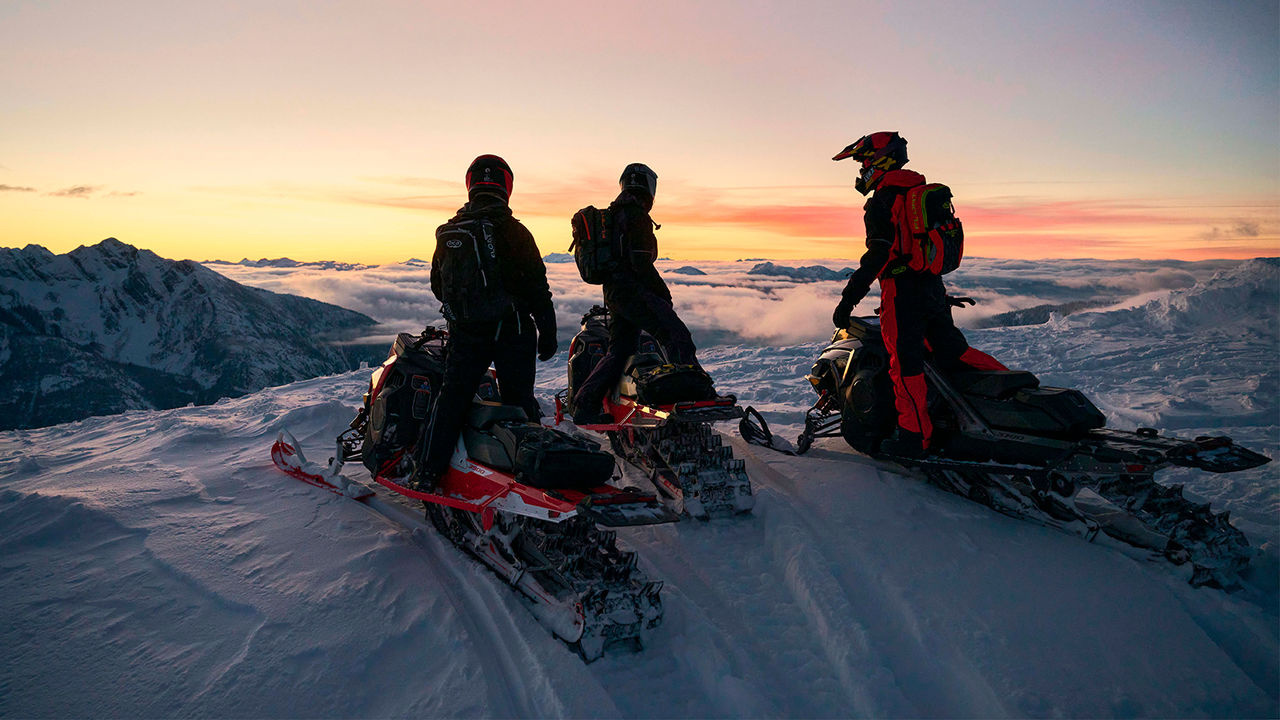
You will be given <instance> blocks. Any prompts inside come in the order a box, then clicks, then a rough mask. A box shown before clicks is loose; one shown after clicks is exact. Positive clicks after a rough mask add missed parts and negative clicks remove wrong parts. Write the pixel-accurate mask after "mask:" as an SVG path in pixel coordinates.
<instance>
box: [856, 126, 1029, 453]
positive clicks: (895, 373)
mask: <svg viewBox="0 0 1280 720" xmlns="http://www.w3.org/2000/svg"><path fill="white" fill-rule="evenodd" d="M845 158H853V159H855V160H858V161H860V162H861V163H862V170H861V172H860V173H859V175H858V180H857V182H855V183H854V187H855V188H856V189H857V190H858V192H860V193H862V194H863V195H866V194H867V193H869V192H873V191H874V193H873V194H872V195H871V197H870V198H868V199H867V203H866V205H864V206H863V210H864V220H865V223H866V227H867V252H866V253H865V254H863V256H862V260H861V264H860V265H859V267H858V269H857V270H856V271H854V273H853V276H852V277H850V278H849V283H848V284H847V285H846V286H845V288H844V292H843V293H842V294H841V299H840V303H839V304H838V305H836V309H835V312H834V314H833V315H832V318H831V320H832V322H833V323H834V324H835V326H836V327H848V326H849V316H850V314H851V313H852V312H853V308H854V306H855V305H857V304H858V302H859V301H861V300H862V298H863V297H865V296H866V294H867V291H868V290H870V289H871V283H872V282H873V281H874V280H876V279H877V278H878V279H879V280H880V331H881V335H882V336H883V338H884V344H885V347H886V348H887V349H888V351H889V375H890V377H891V378H892V379H893V393H894V402H895V405H896V407H897V410H898V430H897V434H896V435H895V436H894V437H893V438H890V439H888V440H886V441H885V443H884V444H883V445H882V446H881V447H882V449H883V450H884V451H885V452H887V453H889V454H891V455H900V456H905V457H919V456H922V455H924V454H926V453H927V452H928V451H929V448H930V441H931V440H932V438H933V423H932V422H931V421H930V420H929V407H928V402H927V394H926V386H925V381H924V359H925V351H926V350H929V351H932V353H933V360H934V362H935V363H936V364H937V365H938V366H939V367H941V368H943V369H952V368H954V367H956V366H957V365H967V366H969V367H971V368H974V369H978V370H1007V369H1008V368H1006V367H1005V366H1004V365H1002V364H1000V362H999V361H997V360H996V359H995V358H993V357H991V356H990V355H987V354H986V353H984V352H981V351H979V350H975V349H974V348H971V347H969V343H968V342H967V341H966V340H965V339H964V335H963V334H962V333H961V332H960V331H959V330H958V329H956V326H955V323H954V322H953V321H952V319H951V307H952V306H953V305H956V306H959V305H961V304H962V303H963V302H965V301H967V302H969V303H972V302H973V301H972V300H971V299H969V298H951V297H949V296H948V295H947V291H946V288H945V287H943V284H942V278H941V277H940V276H938V275H935V274H932V273H929V272H916V271H913V270H911V269H909V268H908V267H907V263H906V261H905V260H904V259H903V258H901V257H899V255H898V253H897V252H896V251H895V241H896V240H897V238H898V237H899V236H900V233H901V232H902V228H901V227H900V226H901V225H902V223H903V222H905V219H904V218H905V209H904V205H905V203H904V202H903V196H904V194H905V193H906V191H907V190H908V189H910V188H912V187H915V186H917V185H923V184H924V182H925V179H924V176H923V175H921V174H920V173H917V172H913V171H911V170H903V169H902V166H903V165H905V164H906V163H907V141H906V140H904V139H903V138H902V137H900V136H899V135H898V133H896V132H878V133H872V134H871V135H867V136H865V137H863V138H861V139H859V140H858V141H857V142H855V143H853V144H852V145H849V146H848V147H846V148H845V149H844V150H842V151H840V152H839V153H838V154H837V155H836V156H835V157H834V158H832V160H843V159H845Z"/></svg>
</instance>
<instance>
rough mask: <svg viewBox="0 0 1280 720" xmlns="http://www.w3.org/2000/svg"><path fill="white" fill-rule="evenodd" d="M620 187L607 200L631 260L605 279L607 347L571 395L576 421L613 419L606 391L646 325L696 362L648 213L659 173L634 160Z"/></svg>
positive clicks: (669, 350)
mask: <svg viewBox="0 0 1280 720" xmlns="http://www.w3.org/2000/svg"><path fill="white" fill-rule="evenodd" d="M618 185H619V187H620V188H621V192H620V193H619V194H618V197H617V199H615V200H614V201H613V203H612V204H611V205H610V206H609V211H610V217H611V218H613V222H614V223H615V224H614V227H615V228H616V231H618V232H621V233H622V235H623V239H622V243H623V245H622V246H623V247H624V248H626V250H627V260H628V261H627V262H626V263H623V266H622V267H621V268H620V269H619V270H617V271H616V272H615V273H614V274H613V276H611V277H610V278H609V279H607V280H605V282H604V304H605V307H607V308H609V314H610V316H609V350H608V352H607V353H606V354H605V356H604V358H602V359H601V360H600V362H599V364H597V365H596V367H595V369H594V370H592V372H591V375H590V376H588V377H587V379H586V381H585V382H583V384H582V387H580V388H579V389H578V390H577V392H576V393H575V394H574V397H573V404H572V408H571V411H572V413H573V421H574V422H575V423H576V424H578V425H593V424H600V423H608V422H612V421H613V418H612V417H611V416H610V415H609V414H608V413H606V412H604V406H603V402H604V396H605V393H607V392H609V390H611V389H612V388H613V386H614V385H616V384H617V382H618V379H619V378H620V377H622V371H623V364H624V363H625V362H626V360H627V358H628V357H629V356H630V355H632V354H633V353H635V351H636V347H637V345H638V344H639V341H640V331H641V330H644V331H645V332H647V333H649V334H650V335H652V336H653V338H654V339H655V340H657V341H658V343H659V344H660V345H662V348H663V350H664V351H665V352H666V355H667V360H668V361H669V362H671V363H674V364H677V365H679V364H697V362H698V360H697V354H696V348H695V347H694V344H693V338H692V336H690V334H689V328H687V327H686V326H685V324H684V322H683V321H681V320H680V318H679V316H677V315H676V311H675V308H674V307H672V304H671V290H670V289H668V288H667V284H666V283H665V282H663V280H662V276H661V275H659V274H658V270H657V268H655V267H654V266H653V263H654V261H655V260H657V259H658V238H657V236H656V235H654V233H653V231H654V229H655V227H657V225H656V224H655V223H654V222H653V220H652V218H650V217H649V211H650V210H652V209H653V199H654V195H655V193H656V192H657V189H658V176H657V174H656V173H654V172H653V170H650V169H649V167H648V166H647V165H643V164H640V163H632V164H631V165H628V166H627V167H626V168H625V169H623V171H622V177H621V178H619V179H618Z"/></svg>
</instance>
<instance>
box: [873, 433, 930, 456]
mask: <svg viewBox="0 0 1280 720" xmlns="http://www.w3.org/2000/svg"><path fill="white" fill-rule="evenodd" d="M880 452H882V453H884V454H886V455H892V456H893V457H900V458H909V459H912V460H918V459H919V458H922V457H924V456H926V455H928V454H929V451H928V450H927V449H925V446H924V436H923V435H921V434H920V433H918V432H912V431H910V430H904V429H903V428H898V430H897V432H895V433H894V434H893V437H891V438H888V439H887V440H885V441H884V442H882V443H880Z"/></svg>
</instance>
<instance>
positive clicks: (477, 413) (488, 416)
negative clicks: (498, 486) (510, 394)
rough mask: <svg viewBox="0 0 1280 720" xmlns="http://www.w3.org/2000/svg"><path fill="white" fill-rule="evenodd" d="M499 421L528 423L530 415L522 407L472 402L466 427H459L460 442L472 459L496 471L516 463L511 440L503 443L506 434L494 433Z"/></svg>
mask: <svg viewBox="0 0 1280 720" xmlns="http://www.w3.org/2000/svg"><path fill="white" fill-rule="evenodd" d="M502 422H514V423H528V422H529V417H528V416H527V415H525V412H524V409H523V408H519V407H516V406H515V405H502V404H497V403H488V402H477V403H473V404H472V405H471V412H470V414H469V415H468V416H467V424H466V427H464V428H463V429H462V442H463V443H464V444H465V445H466V446H467V455H469V456H470V457H471V459H472V460H475V461H476V462H478V463H481V464H484V465H488V466H489V467H492V468H494V469H497V470H510V469H511V468H512V466H513V465H514V463H515V455H516V448H515V443H514V442H510V443H507V442H503V440H504V439H508V440H509V439H510V438H509V437H506V436H509V433H508V434H503V436H500V435H499V434H498V433H496V432H495V429H496V427H497V424H498V423H502ZM508 445H510V447H508Z"/></svg>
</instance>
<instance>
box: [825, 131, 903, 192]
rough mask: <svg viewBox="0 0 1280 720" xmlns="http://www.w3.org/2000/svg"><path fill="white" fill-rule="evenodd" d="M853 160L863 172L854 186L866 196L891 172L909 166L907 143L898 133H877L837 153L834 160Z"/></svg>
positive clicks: (859, 139) (862, 138)
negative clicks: (859, 163)
mask: <svg viewBox="0 0 1280 720" xmlns="http://www.w3.org/2000/svg"><path fill="white" fill-rule="evenodd" d="M845 158H853V159H854V160H857V161H859V162H861V163H862V172H861V173H859V174H858V179H857V181H856V182H854V184H853V186H854V188H856V189H857V190H858V192H860V193H862V194H863V195H866V194H867V193H869V192H871V191H872V190H874V189H875V187H876V185H878V184H879V183H880V179H881V178H882V177H883V176H884V174H885V173H886V172H888V171H890V170H897V169H898V168H900V167H902V166H903V165H906V164H907V141H906V140H904V139H903V138H902V136H901V135H899V134H898V133H896V132H889V131H885V132H877V133H871V134H870V135H864V136H862V137H861V138H858V140H857V142H854V143H853V144H851V145H849V146H848V147H846V148H845V149H844V150H841V151H840V152H838V153H836V156H835V157H833V158H831V159H832V160H844V159H845Z"/></svg>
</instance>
